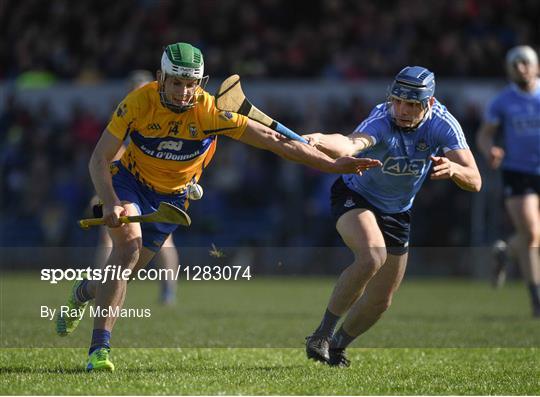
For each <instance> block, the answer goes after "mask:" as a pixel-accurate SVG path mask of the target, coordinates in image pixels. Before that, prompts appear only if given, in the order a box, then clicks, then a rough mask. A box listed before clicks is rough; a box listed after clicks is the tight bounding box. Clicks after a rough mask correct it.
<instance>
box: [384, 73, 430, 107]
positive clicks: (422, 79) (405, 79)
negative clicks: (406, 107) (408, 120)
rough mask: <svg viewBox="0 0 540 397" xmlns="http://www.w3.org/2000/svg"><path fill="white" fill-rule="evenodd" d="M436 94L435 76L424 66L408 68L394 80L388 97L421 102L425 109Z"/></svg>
mask: <svg viewBox="0 0 540 397" xmlns="http://www.w3.org/2000/svg"><path fill="white" fill-rule="evenodd" d="M434 93H435V74H433V72H431V71H429V70H428V69H426V68H424V67H422V66H407V67H405V68H403V69H402V70H401V71H400V72H399V73H398V74H397V75H396V77H395V78H394V81H393V83H392V85H391V86H390V90H389V93H388V96H389V98H390V97H394V98H397V99H402V100H405V101H414V102H419V103H421V104H422V107H423V108H424V109H425V108H427V106H428V102H429V98H431V97H432V96H433V94H434Z"/></svg>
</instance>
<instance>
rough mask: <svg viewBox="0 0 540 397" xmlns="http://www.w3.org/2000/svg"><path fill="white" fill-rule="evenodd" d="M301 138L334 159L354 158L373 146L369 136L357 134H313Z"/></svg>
mask: <svg viewBox="0 0 540 397" xmlns="http://www.w3.org/2000/svg"><path fill="white" fill-rule="evenodd" d="M303 137H304V138H306V139H307V140H308V142H309V144H310V145H312V146H314V147H316V148H317V149H319V150H320V151H321V152H324V153H326V154H327V155H328V156H330V157H332V158H334V159H337V158H338V157H343V156H355V155H357V154H358V153H360V152H361V151H362V150H366V149H367V148H369V147H370V146H373V144H374V140H373V138H372V137H371V136H369V135H367V134H363V133H358V132H353V133H352V134H350V135H347V136H345V135H341V134H321V133H315V134H309V135H303Z"/></svg>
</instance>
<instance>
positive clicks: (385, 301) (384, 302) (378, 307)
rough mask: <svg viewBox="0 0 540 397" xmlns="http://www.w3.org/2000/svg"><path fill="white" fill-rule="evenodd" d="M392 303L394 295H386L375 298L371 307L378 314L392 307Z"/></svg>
mask: <svg viewBox="0 0 540 397" xmlns="http://www.w3.org/2000/svg"><path fill="white" fill-rule="evenodd" d="M390 305H392V296H385V297H381V298H379V299H376V300H374V301H373V302H372V303H371V308H372V310H373V312H375V313H376V314H382V313H384V312H385V311H387V310H388V309H389V308H390Z"/></svg>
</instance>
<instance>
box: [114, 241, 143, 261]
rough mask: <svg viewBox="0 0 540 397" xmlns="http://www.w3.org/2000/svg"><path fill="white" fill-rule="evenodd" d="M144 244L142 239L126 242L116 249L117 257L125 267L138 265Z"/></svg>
mask: <svg viewBox="0 0 540 397" xmlns="http://www.w3.org/2000/svg"><path fill="white" fill-rule="evenodd" d="M141 248H142V243H141V241H140V239H134V240H130V241H126V242H124V243H122V244H118V245H116V246H115V247H114V250H115V251H116V252H115V254H116V255H115V257H116V258H117V260H119V261H120V263H121V264H123V265H124V266H130V265H134V264H135V263H137V261H138V260H139V256H140V254H141Z"/></svg>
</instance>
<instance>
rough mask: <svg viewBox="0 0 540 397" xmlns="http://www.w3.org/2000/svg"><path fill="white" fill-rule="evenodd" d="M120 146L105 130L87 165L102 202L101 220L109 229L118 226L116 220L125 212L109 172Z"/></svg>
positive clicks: (118, 140)
mask: <svg viewBox="0 0 540 397" xmlns="http://www.w3.org/2000/svg"><path fill="white" fill-rule="evenodd" d="M121 146H122V141H121V140H120V139H118V138H116V137H115V136H114V135H113V134H111V133H110V132H109V131H108V130H107V129H105V131H103V134H102V135H101V138H100V139H99V141H98V143H97V145H96V147H95V149H94V152H93V153H92V157H91V158H90V162H89V164H88V169H89V170H90V177H91V178H92V182H93V184H94V188H95V189H96V192H97V194H98V196H99V198H100V199H101V200H102V201H103V218H104V219H105V221H106V223H107V225H108V226H111V227H116V226H119V225H120V222H119V220H118V218H119V217H120V216H122V215H124V212H125V209H124V207H123V206H122V204H121V202H120V200H119V199H118V196H117V195H116V193H115V191H114V188H113V185H112V178H111V172H110V164H111V161H112V160H113V159H114V157H115V155H116V154H117V153H118V150H119V149H120V147H121Z"/></svg>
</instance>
